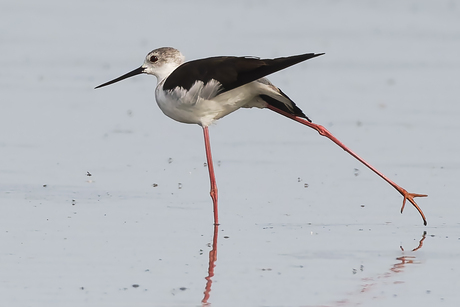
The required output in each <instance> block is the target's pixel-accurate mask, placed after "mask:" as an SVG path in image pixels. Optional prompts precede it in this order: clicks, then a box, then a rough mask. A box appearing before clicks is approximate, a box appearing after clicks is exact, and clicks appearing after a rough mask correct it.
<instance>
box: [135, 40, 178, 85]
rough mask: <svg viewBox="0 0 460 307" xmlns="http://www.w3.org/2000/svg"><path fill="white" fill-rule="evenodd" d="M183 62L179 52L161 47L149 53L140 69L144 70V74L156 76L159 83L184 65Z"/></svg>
mask: <svg viewBox="0 0 460 307" xmlns="http://www.w3.org/2000/svg"><path fill="white" fill-rule="evenodd" d="M184 60H185V57H184V56H183V55H182V53H180V51H179V50H177V49H174V48H171V47H162V48H158V49H155V50H153V51H151V52H149V54H147V56H146V57H145V61H144V64H143V65H142V66H141V67H142V68H144V73H146V74H150V75H154V76H156V77H157V78H158V82H160V81H161V80H163V79H164V78H166V77H167V76H169V75H170V74H171V73H172V72H173V70H174V69H176V68H177V67H179V66H180V65H181V64H182V63H184Z"/></svg>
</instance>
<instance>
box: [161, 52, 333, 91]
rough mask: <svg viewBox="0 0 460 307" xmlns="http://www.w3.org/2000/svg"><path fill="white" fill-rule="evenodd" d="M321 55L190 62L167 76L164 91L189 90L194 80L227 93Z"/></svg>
mask: <svg viewBox="0 0 460 307" xmlns="http://www.w3.org/2000/svg"><path fill="white" fill-rule="evenodd" d="M323 54H324V53H319V54H315V53H306V54H301V55H294V56H290V57H284V58H276V59H258V58H249V57H212V58H206V59H201V60H195V61H190V62H187V63H184V64H182V65H181V66H179V67H178V68H176V69H175V70H174V71H173V72H172V73H171V75H169V76H168V78H167V79H166V81H165V83H164V85H163V89H165V90H172V89H175V88H176V87H182V88H184V89H186V90H189V89H190V88H191V87H192V86H193V84H195V82H196V81H197V80H200V81H203V83H205V84H206V83H208V82H209V81H211V80H212V79H214V80H217V81H219V82H220V83H221V85H222V90H221V92H226V91H229V90H232V89H234V88H237V87H239V86H242V85H244V84H246V83H249V82H252V81H255V80H257V79H260V78H263V77H265V76H267V75H269V74H272V73H274V72H276V71H278V70H282V69H284V68H287V67H289V66H292V65H294V64H297V63H300V62H303V61H306V60H308V59H311V58H314V57H317V56H320V55H323Z"/></svg>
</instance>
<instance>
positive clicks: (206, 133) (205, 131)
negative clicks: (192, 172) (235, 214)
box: [203, 126, 219, 225]
mask: <svg viewBox="0 0 460 307" xmlns="http://www.w3.org/2000/svg"><path fill="white" fill-rule="evenodd" d="M203 134H204V146H205V149H206V160H207V163H208V169H209V179H210V180H211V192H210V193H209V194H211V198H212V202H213V206H214V225H219V219H218V214H217V184H216V176H215V175H214V166H213V164H212V156H211V144H210V142H209V131H208V127H206V126H203Z"/></svg>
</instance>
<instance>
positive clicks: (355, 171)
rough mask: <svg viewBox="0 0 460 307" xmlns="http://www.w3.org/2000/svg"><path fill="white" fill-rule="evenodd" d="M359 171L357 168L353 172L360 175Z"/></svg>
mask: <svg viewBox="0 0 460 307" xmlns="http://www.w3.org/2000/svg"><path fill="white" fill-rule="evenodd" d="M359 172H360V171H359V169H357V168H355V169H354V171H353V174H354V175H355V176H358V175H359Z"/></svg>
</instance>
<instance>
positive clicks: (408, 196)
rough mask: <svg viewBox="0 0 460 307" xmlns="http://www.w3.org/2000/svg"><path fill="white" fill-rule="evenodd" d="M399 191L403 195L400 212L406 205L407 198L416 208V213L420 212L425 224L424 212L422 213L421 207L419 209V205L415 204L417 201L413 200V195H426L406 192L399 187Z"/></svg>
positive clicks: (424, 195)
mask: <svg viewBox="0 0 460 307" xmlns="http://www.w3.org/2000/svg"><path fill="white" fill-rule="evenodd" d="M398 190H399V189H398ZM399 192H400V193H401V194H402V196H403V197H404V200H403V204H402V207H401V213H403V210H404V207H405V206H406V200H409V201H410V203H411V204H412V205H413V206H414V207H415V209H417V211H418V213H420V215H421V216H422V219H423V224H424V225H425V226H426V224H427V223H426V218H425V214H423V211H422V209H420V207H419V206H418V205H417V203H416V202H415V200H414V198H415V197H427V196H428V195H426V194H416V193H409V192H407V191H406V190H404V189H402V188H401V190H399Z"/></svg>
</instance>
